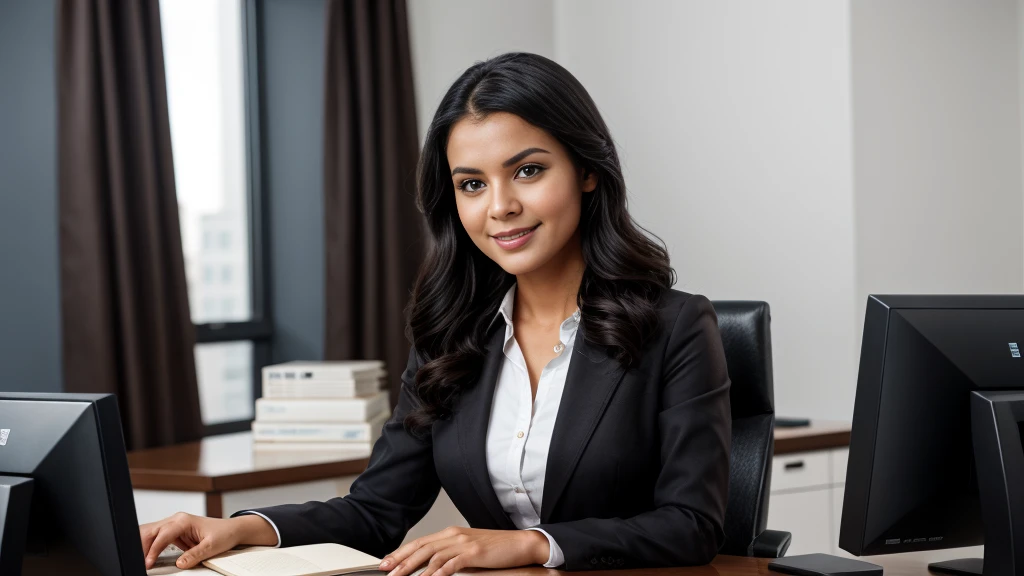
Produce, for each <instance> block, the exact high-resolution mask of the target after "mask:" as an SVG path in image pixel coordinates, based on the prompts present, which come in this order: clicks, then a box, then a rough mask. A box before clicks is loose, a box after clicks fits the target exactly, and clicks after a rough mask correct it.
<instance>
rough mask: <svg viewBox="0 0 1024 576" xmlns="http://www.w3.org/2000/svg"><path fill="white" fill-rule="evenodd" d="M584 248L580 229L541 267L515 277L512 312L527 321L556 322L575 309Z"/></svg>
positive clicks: (559, 322) (542, 323)
mask: <svg viewBox="0 0 1024 576" xmlns="http://www.w3.org/2000/svg"><path fill="white" fill-rule="evenodd" d="M583 269H584V264H583V250H582V249H581V247H580V242H579V231H577V233H576V234H575V235H573V237H572V239H570V241H569V242H568V243H567V244H566V247H565V249H564V250H562V252H561V253H559V255H558V256H556V257H555V258H552V259H551V261H550V262H548V263H547V264H545V265H544V266H543V267H541V268H538V269H537V270H533V271H531V272H530V273H528V274H519V275H517V276H516V295H515V305H514V307H513V314H514V316H515V317H516V319H517V320H522V321H526V322H528V323H530V324H533V323H537V324H541V325H546V326H547V325H558V324H561V322H562V321H563V320H565V319H566V318H568V317H569V316H571V315H572V313H573V312H575V311H576V296H577V294H579V291H580V283H581V282H582V281H583Z"/></svg>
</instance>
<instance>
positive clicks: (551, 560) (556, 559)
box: [275, 528, 565, 568]
mask: <svg viewBox="0 0 1024 576" xmlns="http://www.w3.org/2000/svg"><path fill="white" fill-rule="evenodd" d="M275 530H276V528H275ZM527 530H536V531H537V532H540V533H541V534H543V535H544V537H546V538H547V539H548V548H549V549H550V550H551V551H550V552H549V553H548V561H547V562H545V563H544V567H545V568H557V567H559V566H561V565H562V564H565V556H563V555H562V549H561V548H559V547H558V542H555V539H554V538H552V537H551V534H548V533H547V532H545V531H543V530H541V529H540V528H527Z"/></svg>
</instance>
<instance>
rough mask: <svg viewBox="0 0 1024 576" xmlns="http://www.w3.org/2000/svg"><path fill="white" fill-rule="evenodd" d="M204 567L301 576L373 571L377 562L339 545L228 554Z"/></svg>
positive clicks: (244, 574)
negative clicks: (361, 570)
mask: <svg viewBox="0 0 1024 576" xmlns="http://www.w3.org/2000/svg"><path fill="white" fill-rule="evenodd" d="M204 564H206V565H208V566H210V567H212V568H216V569H220V570H223V571H224V572H228V573H231V574H234V575H235V576H304V575H307V574H327V573H340V572H349V571H353V570H360V569H367V568H372V569H376V568H377V566H378V565H379V564H380V560H379V559H377V558H374V557H373V556H370V555H369V554H364V553H362V552H360V551H358V550H353V549H351V548H347V547H345V546H341V545H339V544H311V545H307V546H295V547H292V548H258V549H247V550H232V551H230V552H226V553H225V554H223V555H221V556H218V557H216V558H211V559H210V560H207V561H206V562H204Z"/></svg>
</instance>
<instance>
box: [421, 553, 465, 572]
mask: <svg viewBox="0 0 1024 576" xmlns="http://www.w3.org/2000/svg"><path fill="white" fill-rule="evenodd" d="M455 556H457V552H456V550H455V548H454V547H448V548H445V549H444V550H442V551H440V552H438V553H437V554H434V555H433V556H431V557H430V563H429V564H427V567H426V568H424V569H423V572H421V573H420V576H430V575H431V574H434V573H435V572H437V571H438V570H440V569H441V567H442V566H444V565H445V563H447V562H448V561H449V560H451V559H452V558H454V557H455Z"/></svg>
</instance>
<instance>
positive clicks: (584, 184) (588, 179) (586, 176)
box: [580, 168, 597, 193]
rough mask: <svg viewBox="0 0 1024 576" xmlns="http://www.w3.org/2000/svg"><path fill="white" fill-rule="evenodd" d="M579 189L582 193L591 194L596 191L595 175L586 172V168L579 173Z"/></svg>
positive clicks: (594, 173)
mask: <svg viewBox="0 0 1024 576" xmlns="http://www.w3.org/2000/svg"><path fill="white" fill-rule="evenodd" d="M580 189H581V190H583V192H585V193H586V192H593V191H594V190H596V189H597V173H596V172H591V171H588V170H587V169H586V168H584V169H582V170H581V171H580Z"/></svg>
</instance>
